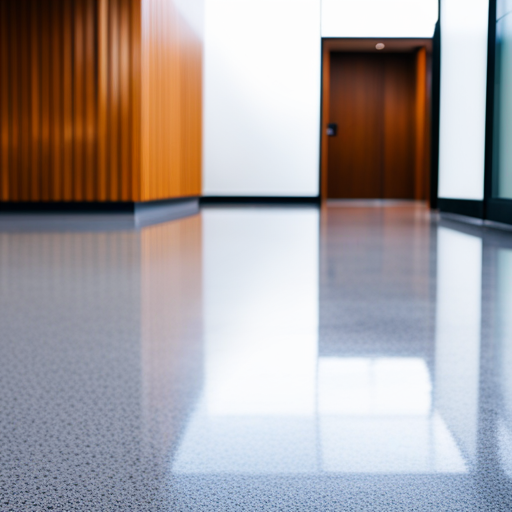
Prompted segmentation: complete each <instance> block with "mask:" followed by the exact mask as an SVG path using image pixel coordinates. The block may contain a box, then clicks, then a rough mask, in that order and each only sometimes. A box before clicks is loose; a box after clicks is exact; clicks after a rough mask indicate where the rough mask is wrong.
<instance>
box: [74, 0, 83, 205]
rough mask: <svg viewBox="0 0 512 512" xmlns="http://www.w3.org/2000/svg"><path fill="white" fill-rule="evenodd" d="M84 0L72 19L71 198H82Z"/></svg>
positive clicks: (80, 0) (80, 199) (79, 4)
mask: <svg viewBox="0 0 512 512" xmlns="http://www.w3.org/2000/svg"><path fill="white" fill-rule="evenodd" d="M84 2H85V0H75V2H74V3H75V12H74V20H73V28H74V55H73V76H74V80H73V111H74V119H73V127H74V133H73V170H74V173H73V174H74V178H75V179H74V183H73V185H74V186H73V199H74V200H75V201H82V200H83V199H84V156H85V155H84V138H85V137H84V125H85V112H84V110H85V109H84V107H85V90H84V82H85V72H84V71H85V70H84V60H85V59H84V53H85V49H84V39H85V33H84V32H85V30H84V29H85V27H84V25H85V23H84V21H85V20H84V18H85V6H84Z"/></svg>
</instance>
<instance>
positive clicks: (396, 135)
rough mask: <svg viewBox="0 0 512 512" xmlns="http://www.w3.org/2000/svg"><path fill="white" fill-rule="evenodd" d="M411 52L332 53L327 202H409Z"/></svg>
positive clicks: (412, 166)
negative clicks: (331, 129)
mask: <svg viewBox="0 0 512 512" xmlns="http://www.w3.org/2000/svg"><path fill="white" fill-rule="evenodd" d="M415 72H416V69H415V56H414V54H392V53H390V54H377V53H374V54H367V53H342V52H333V53H331V59H330V88H329V89H330V102H329V122H330V123H335V124H336V125H337V134H336V135H335V136H332V137H329V140H328V173H327V174H328V176H327V177H328V179H327V194H328V197H329V198H347V199H378V198H389V199H413V198H414V176H415V174H414V173H415V131H414V130H415V125H414V114H415Z"/></svg>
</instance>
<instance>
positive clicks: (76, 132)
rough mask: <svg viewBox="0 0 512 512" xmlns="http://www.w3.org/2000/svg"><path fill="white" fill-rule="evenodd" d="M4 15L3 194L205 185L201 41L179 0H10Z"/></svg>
mask: <svg viewBox="0 0 512 512" xmlns="http://www.w3.org/2000/svg"><path fill="white" fill-rule="evenodd" d="M191 1H197V2H201V3H202V1H203V0H191ZM0 20H1V25H0V26H1V34H0V37H1V48H0V70H1V73H2V76H1V78H0V80H1V83H0V109H1V110H0V112H1V116H2V119H1V129H2V133H1V144H2V146H1V147H2V152H1V155H0V165H1V167H0V200H2V201H120V200H122V201H139V200H153V199H163V198H171V197H180V196H184V195H199V193H200V185H201V176H200V173H201V169H200V166H201V59H202V41H201V38H200V36H198V35H197V34H196V33H195V32H194V30H192V28H191V26H189V24H188V23H187V21H186V20H185V19H184V18H183V17H182V16H181V14H180V12H179V9H178V7H177V5H176V4H175V2H173V1H172V0H47V2H44V4H43V3H42V2H40V0H18V1H11V0H9V1H5V2H0Z"/></svg>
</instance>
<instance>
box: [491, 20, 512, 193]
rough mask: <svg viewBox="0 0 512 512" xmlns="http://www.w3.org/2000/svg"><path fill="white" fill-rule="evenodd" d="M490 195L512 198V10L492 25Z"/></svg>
mask: <svg viewBox="0 0 512 512" xmlns="http://www.w3.org/2000/svg"><path fill="white" fill-rule="evenodd" d="M494 98H495V100H494V101H495V103H494V109H495V115H494V130H495V131H494V159H493V161H494V168H493V196H494V197H498V198H502V199H512V145H511V144H510V139H511V137H512V13H509V14H507V15H506V16H503V17H502V18H501V19H500V20H499V21H498V23H497V26H496V81H495V95H494Z"/></svg>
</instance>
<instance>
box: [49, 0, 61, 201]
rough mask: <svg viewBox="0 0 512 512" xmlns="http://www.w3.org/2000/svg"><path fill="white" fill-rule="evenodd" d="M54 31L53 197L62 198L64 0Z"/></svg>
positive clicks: (56, 3) (56, 5)
mask: <svg viewBox="0 0 512 512" xmlns="http://www.w3.org/2000/svg"><path fill="white" fill-rule="evenodd" d="M52 3H53V11H52V16H53V19H52V21H53V25H54V26H53V30H52V31H51V36H52V48H51V54H52V59H51V75H52V84H51V93H52V113H53V115H52V125H51V128H52V135H51V138H52V148H51V152H52V175H53V180H52V188H51V191H50V194H51V197H52V198H55V197H61V195H62V175H63V166H62V160H63V147H64V144H63V142H64V141H63V126H62V64H63V59H62V55H61V52H62V49H63V44H62V34H63V28H62V0H54V1H53V2H52Z"/></svg>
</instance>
